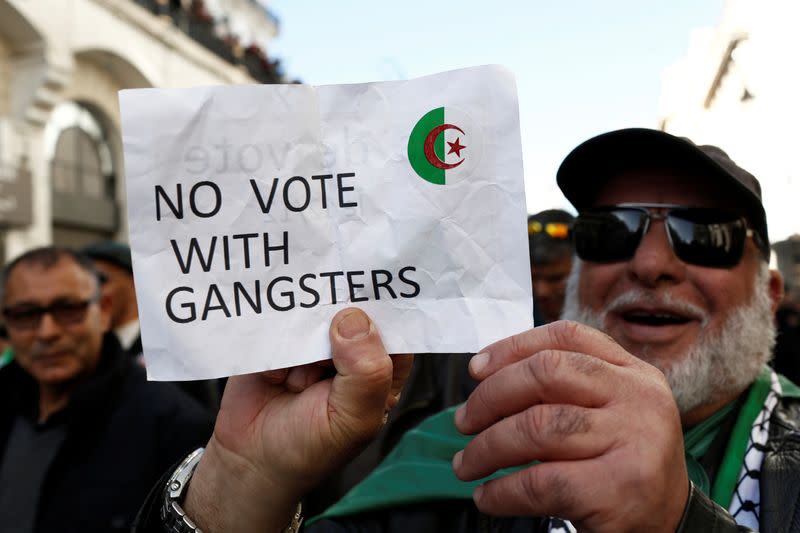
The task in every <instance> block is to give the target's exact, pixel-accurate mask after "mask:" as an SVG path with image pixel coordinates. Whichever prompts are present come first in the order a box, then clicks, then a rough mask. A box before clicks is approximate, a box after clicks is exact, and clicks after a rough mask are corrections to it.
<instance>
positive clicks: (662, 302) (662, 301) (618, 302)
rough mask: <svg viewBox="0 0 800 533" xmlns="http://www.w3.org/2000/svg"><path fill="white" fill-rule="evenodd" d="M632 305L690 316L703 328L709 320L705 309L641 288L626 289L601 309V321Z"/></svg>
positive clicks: (671, 296) (665, 293) (665, 294)
mask: <svg viewBox="0 0 800 533" xmlns="http://www.w3.org/2000/svg"><path fill="white" fill-rule="evenodd" d="M634 305H641V306H647V307H655V308H662V309H668V310H670V311H673V312H675V313H679V314H682V315H685V316H691V317H694V318H697V319H698V320H700V323H701V326H705V325H706V324H707V323H708V321H709V319H710V316H709V313H708V312H707V311H706V310H705V309H703V308H701V307H699V306H697V305H694V304H692V303H689V302H687V301H685V300H682V299H680V298H678V297H676V296H674V295H673V294H672V293H670V292H655V291H650V290H646V289H641V288H631V289H628V290H627V291H625V292H623V293H622V294H620V295H619V296H617V297H616V298H614V299H613V300H612V301H611V302H610V303H609V304H608V305H606V306H605V308H604V309H603V319H605V315H607V314H608V313H613V312H616V311H621V310H623V309H625V308H629V307H631V306H634ZM604 321H605V320H604Z"/></svg>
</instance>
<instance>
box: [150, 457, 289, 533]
mask: <svg viewBox="0 0 800 533" xmlns="http://www.w3.org/2000/svg"><path fill="white" fill-rule="evenodd" d="M204 451H205V449H204V448H198V449H196V450H195V451H193V452H192V453H190V454H189V455H188V456H187V457H186V459H184V460H183V461H181V464H179V465H178V467H177V468H176V469H175V471H174V472H173V473H172V475H171V476H170V477H169V480H168V481H167V486H166V487H165V490H164V501H163V503H162V505H161V522H162V523H163V524H164V527H165V528H166V531H168V532H169V533H203V531H202V530H201V529H200V528H199V527H197V525H196V524H195V523H194V522H193V521H192V519H191V518H189V517H188V516H186V511H184V510H183V508H182V507H181V504H182V503H183V499H184V498H185V497H186V488H187V487H188V486H189V480H190V479H191V478H192V474H194V470H195V468H197V463H199V462H200V458H201V457H202V456H203V452H204ZM302 524H303V505H302V503H298V504H297V509H296V510H295V513H294V515H293V516H292V519H291V521H290V522H289V525H287V526H286V528H285V529H284V530H283V533H297V532H298V531H300V526H301V525H302Z"/></svg>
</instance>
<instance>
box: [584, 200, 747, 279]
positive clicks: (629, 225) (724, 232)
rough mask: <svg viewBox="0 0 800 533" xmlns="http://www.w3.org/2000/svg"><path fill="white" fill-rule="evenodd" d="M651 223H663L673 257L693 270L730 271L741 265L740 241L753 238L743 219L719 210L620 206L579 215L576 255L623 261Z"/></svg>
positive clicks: (607, 260) (603, 260) (602, 260)
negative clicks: (661, 221)
mask: <svg viewBox="0 0 800 533" xmlns="http://www.w3.org/2000/svg"><path fill="white" fill-rule="evenodd" d="M653 209H656V210H658V212H652V211H651V210H653ZM653 219H655V220H663V221H664V227H665V229H666V232H667V238H668V240H669V243H670V246H672V251H673V252H675V255H676V256H677V257H678V258H679V259H680V260H681V261H683V262H685V263H689V264H692V265H699V266H705V267H713V268H731V267H734V266H736V265H737V264H738V263H739V261H741V260H742V256H743V255H744V245H745V241H746V240H747V238H748V237H752V236H753V235H754V234H753V230H751V229H750V228H748V227H747V222H746V221H745V219H744V217H742V216H738V215H735V214H733V213H729V212H727V211H723V210H720V209H712V208H704V207H686V206H680V205H672V204H638V203H637V204H619V205H614V206H609V207H599V208H593V209H587V210H585V211H583V212H581V213H580V215H579V216H578V218H577V219H575V223H574V224H573V227H572V236H573V239H574V242H575V251H576V253H577V254H578V257H580V258H581V259H583V260H585V261H591V262H595V263H615V262H618V261H625V260H628V259H630V258H631V257H633V256H634V254H635V253H636V249H637V248H638V247H639V243H641V241H642V237H644V235H645V234H646V233H647V230H648V228H649V227H650V221H651V220H653Z"/></svg>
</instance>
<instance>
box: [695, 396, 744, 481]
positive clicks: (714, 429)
mask: <svg viewBox="0 0 800 533" xmlns="http://www.w3.org/2000/svg"><path fill="white" fill-rule="evenodd" d="M735 407H736V402H735V401H733V402H731V403H729V404H728V405H726V406H725V407H723V408H722V409H720V410H719V411H717V412H716V413H714V414H713V415H711V416H710V417H708V418H706V419H705V420H703V421H702V422H700V423H699V424H697V425H696V426H694V427H693V428H691V429H689V430H688V431H686V432H684V434H683V448H684V454H685V457H686V469H687V471H688V472H689V479H691V480H692V482H693V483H694V484H695V486H696V487H697V488H699V489H700V490H701V491H702V492H703V494H708V493H709V491H710V490H711V481H710V480H709V479H708V474H707V473H706V469H705V468H703V465H701V464H700V459H702V457H703V456H704V455H705V454H706V452H707V451H708V448H709V447H710V446H711V442H712V441H713V440H714V438H715V437H716V436H717V433H718V432H719V428H720V426H721V425H722V422H723V421H724V420H725V417H727V416H728V415H729V414H730V412H731V411H732V410H733V409H734V408H735Z"/></svg>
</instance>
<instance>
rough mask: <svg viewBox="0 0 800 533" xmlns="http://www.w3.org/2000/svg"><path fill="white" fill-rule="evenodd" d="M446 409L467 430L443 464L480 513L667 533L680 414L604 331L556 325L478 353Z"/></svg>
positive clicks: (677, 483)
mask: <svg viewBox="0 0 800 533" xmlns="http://www.w3.org/2000/svg"><path fill="white" fill-rule="evenodd" d="M470 371H471V372H472V374H473V376H474V377H476V378H477V379H479V380H482V382H481V383H480V385H479V386H478V387H477V389H476V390H475V391H474V392H473V394H472V395H471V396H470V398H469V400H468V401H467V402H466V404H465V405H464V406H462V408H461V409H460V410H459V411H457V413H456V426H457V427H458V429H459V430H460V431H462V432H464V433H466V434H476V437H475V438H474V439H473V440H472V442H471V443H470V444H469V445H468V446H467V447H466V448H465V449H464V451H463V452H459V453H458V454H456V456H455V457H454V459H453V466H454V468H455V472H456V475H457V476H458V477H459V478H461V479H464V480H474V479H480V478H482V477H484V476H486V475H488V474H491V473H492V472H494V471H496V470H498V469H500V468H504V467H510V466H517V465H524V464H528V463H530V462H532V461H534V460H538V461H541V463H539V464H535V465H534V466H530V467H528V468H525V469H523V470H521V471H518V472H516V473H513V474H511V475H507V476H504V477H502V478H499V479H496V480H493V481H489V482H487V483H485V484H484V485H482V486H481V487H479V488H478V489H477V490H476V492H475V494H474V500H475V503H476V505H477V506H478V508H479V509H480V510H481V511H483V512H485V513H488V514H492V515H501V516H502V515H517V516H526V515H527V516H558V517H561V518H566V519H569V520H571V521H572V522H573V523H574V524H575V525H576V526H577V527H578V529H579V530H580V531H596V532H617V531H675V529H676V527H677V525H678V523H679V521H680V518H681V515H682V513H683V509H684V507H685V504H686V501H687V498H688V493H689V478H688V474H687V471H686V464H685V461H684V455H683V437H682V432H681V422H680V415H679V414H678V409H677V406H676V405H675V402H674V400H673V398H672V394H671V391H670V389H669V386H668V385H667V383H666V380H665V378H664V376H663V374H662V373H661V372H660V371H659V370H657V369H656V368H655V367H653V366H650V365H649V364H647V363H645V362H643V361H641V360H640V359H638V358H636V357H634V356H633V355H631V354H629V353H628V352H626V351H625V350H624V349H622V348H621V347H620V346H619V345H618V344H617V343H616V342H614V340H613V339H611V338H610V337H608V336H607V335H605V334H603V333H601V332H599V331H597V330H594V329H592V328H589V327H587V326H583V325H580V324H577V323H573V322H556V323H553V324H550V325H548V326H544V327H541V328H536V329H533V330H530V331H527V332H525V333H522V334H520V335H516V336H514V337H510V338H508V339H505V340H502V341H500V342H497V343H495V344H493V345H491V346H489V347H488V348H487V349H486V350H484V351H483V353H482V354H481V355H479V356H476V357H474V358H473V360H472V361H471V362H470Z"/></svg>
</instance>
